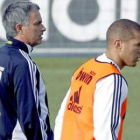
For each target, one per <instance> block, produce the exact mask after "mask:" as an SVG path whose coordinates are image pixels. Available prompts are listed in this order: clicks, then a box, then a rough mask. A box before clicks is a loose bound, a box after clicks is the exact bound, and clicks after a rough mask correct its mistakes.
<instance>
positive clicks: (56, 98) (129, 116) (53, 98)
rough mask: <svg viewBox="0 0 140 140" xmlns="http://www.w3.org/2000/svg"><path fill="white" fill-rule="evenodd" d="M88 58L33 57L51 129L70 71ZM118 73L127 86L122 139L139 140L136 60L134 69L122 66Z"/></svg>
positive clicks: (139, 97)
mask: <svg viewBox="0 0 140 140" xmlns="http://www.w3.org/2000/svg"><path fill="white" fill-rule="evenodd" d="M89 58H91V57H38V58H37V57H33V59H34V61H35V62H36V63H37V65H38V66H39V68H40V70H41V73H42V76H43V78H44V81H45V84H46V88H47V92H48V100H49V109H50V121H51V126H52V128H54V121H55V117H56V115H57V113H58V110H59V108H60V104H61V102H62V100H63V98H64V96H65V94H66V92H67V90H68V88H69V85H70V80H71V76H72V73H73V72H74V70H75V69H76V68H77V67H79V66H80V65H81V64H82V63H83V62H85V61H86V60H88V59H89ZM122 74H123V76H124V77H125V78H126V80H127V82H128V85H129V94H128V108H127V113H126V117H125V123H124V132H123V140H139V139H140V134H139V131H140V109H139V108H140V62H139V63H138V65H137V67H135V68H129V67H126V68H124V69H123V70H122Z"/></svg>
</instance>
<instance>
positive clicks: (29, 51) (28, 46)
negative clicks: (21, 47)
mask: <svg viewBox="0 0 140 140" xmlns="http://www.w3.org/2000/svg"><path fill="white" fill-rule="evenodd" d="M25 44H26V43H25ZM26 46H27V48H28V53H29V54H31V52H32V51H33V47H31V46H30V45H28V44H26Z"/></svg>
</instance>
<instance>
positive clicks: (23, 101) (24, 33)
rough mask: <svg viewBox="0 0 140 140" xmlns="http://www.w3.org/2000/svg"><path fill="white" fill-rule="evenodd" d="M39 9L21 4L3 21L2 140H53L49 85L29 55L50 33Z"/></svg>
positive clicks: (0, 52)
mask: <svg viewBox="0 0 140 140" xmlns="http://www.w3.org/2000/svg"><path fill="white" fill-rule="evenodd" d="M39 9H40V8H39V6H38V5H36V4H34V3H31V2H28V1H24V2H22V1H20V2H16V3H13V4H11V5H9V6H8V7H7V9H6V10H5V12H4V14H3V17H2V22H3V25H4V28H5V30H6V35H7V38H8V41H7V42H6V44H5V45H4V46H3V47H1V48H0V139H1V140H10V139H12V140H53V132H52V130H51V127H50V122H49V109H48V103H47V102H45V95H46V91H45V84H44V82H43V80H42V77H41V74H40V71H39V69H38V67H37V65H36V64H35V63H34V62H33V60H32V59H31V57H30V55H29V54H30V52H31V51H32V50H33V47H34V46H36V45H38V44H40V43H42V35H43V32H44V31H45V30H46V28H45V27H44V26H43V24H42V18H41V15H40V13H39ZM46 101H47V100H46Z"/></svg>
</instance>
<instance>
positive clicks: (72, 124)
mask: <svg viewBox="0 0 140 140" xmlns="http://www.w3.org/2000/svg"><path fill="white" fill-rule="evenodd" d="M139 57H140V25H139V24H138V23H136V22H134V21H131V20H128V19H120V20H117V21H115V22H113V23H112V24H111V25H110V27H109V28H108V30H107V50H106V52H105V53H104V54H103V55H101V56H98V57H97V58H93V59H91V60H89V61H87V62H86V63H84V64H83V65H82V66H80V67H79V68H78V69H77V70H76V71H75V72H74V74H73V76H72V80H71V86H70V89H69V90H68V92H67V94H66V97H65V98H64V100H63V102H62V105H61V108H60V110H59V112H58V115H57V117H56V122H55V123H56V124H55V138H54V139H55V140H121V139H122V131H123V121H124V118H125V113H126V107H127V93H128V86H127V82H126V80H125V79H124V77H123V76H122V75H121V71H120V70H121V69H122V68H123V67H124V66H131V67H134V66H136V63H137V61H138V59H139Z"/></svg>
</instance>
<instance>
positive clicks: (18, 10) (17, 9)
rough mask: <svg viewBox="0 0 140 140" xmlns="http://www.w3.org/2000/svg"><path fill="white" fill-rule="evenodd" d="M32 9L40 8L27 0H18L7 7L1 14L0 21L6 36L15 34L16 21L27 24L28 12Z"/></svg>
mask: <svg viewBox="0 0 140 140" xmlns="http://www.w3.org/2000/svg"><path fill="white" fill-rule="evenodd" d="M32 10H37V11H38V10H40V7H39V6H38V5H37V4H34V3H31V2H28V1H19V2H16V3H13V4H11V5H9V6H8V7H7V9H6V10H5V12H4V14H3V16H2V23H3V26H4V28H5V31H6V36H7V37H14V36H16V35H17V32H16V29H15V26H16V24H18V23H21V24H22V25H28V23H29V13H30V12H31V11H32Z"/></svg>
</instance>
